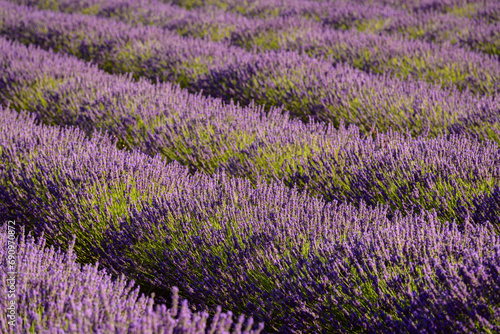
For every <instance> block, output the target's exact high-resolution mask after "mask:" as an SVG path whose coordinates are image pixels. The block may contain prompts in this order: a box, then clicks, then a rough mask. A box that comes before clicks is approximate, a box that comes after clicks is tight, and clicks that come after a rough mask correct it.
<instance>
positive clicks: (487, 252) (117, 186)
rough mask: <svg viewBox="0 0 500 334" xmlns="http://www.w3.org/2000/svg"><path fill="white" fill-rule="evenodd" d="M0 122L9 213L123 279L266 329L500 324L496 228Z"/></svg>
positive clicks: (481, 327) (27, 122) (9, 119)
mask: <svg viewBox="0 0 500 334" xmlns="http://www.w3.org/2000/svg"><path fill="white" fill-rule="evenodd" d="M0 115H2V116H1V118H2V122H0V129H1V132H0V134H1V137H0V143H1V148H2V153H1V154H2V169H1V170H0V172H1V174H0V180H1V182H2V183H1V184H0V203H1V204H2V205H1V206H0V208H1V210H2V212H1V213H2V215H4V216H7V217H10V216H16V217H18V218H17V219H18V220H21V221H26V222H29V224H30V225H31V226H32V227H33V229H34V231H35V234H38V233H41V232H44V233H45V237H46V238H47V240H50V242H52V243H54V244H56V245H60V246H64V245H68V240H72V236H73V235H76V236H77V239H76V243H75V246H74V249H75V251H76V252H77V254H78V255H80V253H82V255H84V254H86V255H87V256H89V255H93V256H95V257H96V258H97V259H98V260H99V261H100V263H102V264H103V265H104V266H105V267H107V268H109V270H110V272H111V273H113V274H116V273H124V274H126V275H127V276H128V277H130V278H133V279H137V280H138V282H140V283H141V285H142V284H143V283H144V284H146V286H147V284H149V285H151V286H155V287H157V288H158V289H160V290H161V289H163V290H165V289H169V288H170V287H171V286H173V285H175V286H178V287H179V289H180V292H182V293H183V294H184V295H185V296H186V297H188V298H189V300H190V303H192V305H196V306H197V307H199V308H205V307H211V306H214V305H216V304H222V306H223V307H224V308H225V309H228V308H229V309H231V310H232V311H233V312H236V313H240V312H243V311H244V313H245V314H248V315H251V316H253V317H254V318H255V319H257V320H258V321H262V320H264V321H265V322H266V331H269V332H284V333H290V332H325V333H328V332H332V331H337V332H339V331H340V332H394V331H398V332H409V333H417V332H422V331H429V332H456V331H471V332H484V331H491V332H495V331H498V330H499V329H500V328H499V326H500V323H499V320H498V319H500V317H499V315H500V300H499V296H500V293H499V292H500V291H499V290H498V287H499V286H500V285H499V283H500V275H499V273H500V270H499V267H500V263H499V261H500V256H499V255H500V253H499V251H500V239H499V237H498V232H497V231H496V229H497V227H495V226H494V225H492V224H490V223H489V222H487V221H483V222H482V223H481V224H470V222H468V221H466V222H465V223H464V224H462V225H461V226H457V225H456V224H453V223H442V222H441V221H440V220H439V219H438V217H437V215H436V213H435V212H432V211H423V212H421V213H420V214H416V215H407V216H402V215H401V214H400V213H398V212H391V210H389V208H388V207H386V206H377V207H369V206H366V205H364V204H362V205H360V206H359V207H358V208H355V207H354V206H352V205H350V204H338V203H337V202H332V203H326V202H324V201H322V200H320V199H317V198H313V197H310V196H308V195H306V194H301V193H298V192H297V191H295V190H293V189H289V188H286V187H284V186H281V185H278V184H267V183H265V182H258V183H257V184H256V185H255V186H252V185H251V183H250V182H249V181H248V180H245V179H237V178H228V177H227V176H226V175H224V174H215V175H213V176H206V175H202V174H195V175H192V176H191V175H189V173H187V170H186V169H185V168H182V167H180V166H175V165H174V166H172V165H169V166H166V165H165V164H164V163H163V162H161V161H160V160H159V159H157V158H150V157H147V156H145V155H143V154H139V153H133V152H132V153H129V152H124V151H119V150H117V149H116V148H114V147H113V142H112V141H110V139H109V137H106V136H100V135H95V136H93V137H92V138H91V139H85V138H84V135H83V133H82V132H80V131H78V130H76V129H60V128H51V127H46V126H37V125H34V124H33V118H29V117H28V118H26V116H23V115H18V114H15V113H12V112H9V111H6V110H3V111H2V113H0ZM496 192H498V191H496ZM28 204H29V206H28ZM28 207H29V210H26V208H28ZM88 260H89V259H86V261H88Z"/></svg>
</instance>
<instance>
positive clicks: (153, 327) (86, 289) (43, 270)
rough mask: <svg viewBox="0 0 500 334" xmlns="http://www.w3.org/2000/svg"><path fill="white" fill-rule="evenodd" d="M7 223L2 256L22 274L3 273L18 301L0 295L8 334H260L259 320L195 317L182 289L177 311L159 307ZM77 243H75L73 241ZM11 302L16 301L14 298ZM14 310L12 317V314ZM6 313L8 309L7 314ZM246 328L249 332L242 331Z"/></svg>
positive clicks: (0, 242) (2, 325) (0, 239)
mask: <svg viewBox="0 0 500 334" xmlns="http://www.w3.org/2000/svg"><path fill="white" fill-rule="evenodd" d="M15 223H16V222H14V225H9V226H7V224H4V225H3V226H2V227H1V229H2V231H1V235H0V257H1V258H2V261H3V260H4V259H7V252H8V250H11V251H12V252H9V253H14V254H15V260H14V261H15V262H16V263H17V266H16V273H15V274H13V275H11V274H9V271H8V270H7V268H8V267H7V266H5V267H4V268H5V269H3V270H2V271H1V274H0V277H1V283H0V286H1V288H2V291H3V292H5V291H8V286H9V287H10V286H14V287H15V289H14V290H15V293H14V294H15V298H14V299H8V298H7V297H8V296H7V294H6V293H2V294H1V295H0V302H1V305H2V306H4V307H7V306H8V305H11V304H10V301H11V300H13V301H14V303H15V304H13V305H14V308H11V309H9V312H8V313H6V312H2V313H1V314H0V329H1V330H2V332H3V333H33V332H35V333H40V334H42V333H63V332H64V333H117V334H118V333H129V334H132V333H152V334H153V333H172V332H174V333H192V334H195V333H218V334H225V333H235V334H237V333H238V334H241V333H246V334H250V333H255V334H258V333H260V332H261V330H262V328H263V325H261V327H260V328H259V329H257V330H252V329H251V327H252V324H253V320H252V318H250V319H249V320H247V322H246V323H244V322H245V317H244V316H240V317H239V318H238V322H237V323H233V319H232V317H233V314H232V313H231V312H227V313H221V309H220V308H218V309H217V313H216V314H215V315H214V316H213V318H212V319H210V318H209V315H208V313H207V312H199V313H194V312H192V311H191V310H190V309H189V307H188V303H187V301H186V300H183V301H182V302H181V303H179V295H178V289H177V288H176V287H174V288H173V289H172V301H173V305H172V308H170V309H168V308H167V307H166V306H165V305H163V304H157V305H156V306H154V299H153V297H154V295H153V296H151V297H146V296H144V294H143V295H141V296H139V287H134V282H133V281H128V280H126V279H125V278H124V277H123V276H121V277H120V278H118V279H116V280H114V279H113V278H112V277H111V275H109V274H108V273H107V272H106V271H105V270H99V269H98V264H97V263H96V264H95V265H81V264H79V263H77V262H76V261H77V256H76V254H75V253H74V251H73V245H74V243H71V244H70V245H69V246H68V251H67V252H61V251H59V250H55V249H54V248H53V247H51V248H48V247H47V246H46V241H45V239H44V238H39V239H38V241H35V239H34V238H33V237H32V236H31V235H28V236H27V237H24V235H22V234H21V236H20V237H19V239H18V241H16V232H17V233H23V231H22V230H20V229H19V226H16V225H15ZM73 242H74V240H73ZM9 298H10V296H9ZM10 310H12V312H11V313H12V314H11V313H10ZM3 311H4V310H3ZM242 329H243V330H242Z"/></svg>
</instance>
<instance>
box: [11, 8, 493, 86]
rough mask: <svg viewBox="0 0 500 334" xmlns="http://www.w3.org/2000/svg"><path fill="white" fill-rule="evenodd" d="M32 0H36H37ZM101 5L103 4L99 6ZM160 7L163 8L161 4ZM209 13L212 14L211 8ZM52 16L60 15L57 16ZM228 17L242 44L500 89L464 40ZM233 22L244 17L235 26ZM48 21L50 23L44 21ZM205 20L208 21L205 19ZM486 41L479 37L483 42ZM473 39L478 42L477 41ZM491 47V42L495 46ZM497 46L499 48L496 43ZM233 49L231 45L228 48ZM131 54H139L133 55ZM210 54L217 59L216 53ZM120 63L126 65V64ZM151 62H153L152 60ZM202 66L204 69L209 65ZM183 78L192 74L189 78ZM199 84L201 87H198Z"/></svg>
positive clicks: (132, 11)
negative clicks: (442, 42)
mask: <svg viewBox="0 0 500 334" xmlns="http://www.w3.org/2000/svg"><path fill="white" fill-rule="evenodd" d="M21 2H22V1H21ZM29 3H30V4H36V2H29ZM56 3H57V4H59V3H61V5H60V6H61V7H62V9H63V10H67V11H77V12H78V11H79V12H85V11H89V10H93V11H95V14H97V15H101V16H105V17H110V16H111V17H115V16H117V17H118V18H119V19H122V20H125V21H128V22H131V23H134V24H137V23H146V24H154V25H160V26H162V27H166V28H174V29H177V30H178V29H185V25H184V24H190V23H192V22H191V21H192V20H193V17H195V18H196V20H197V19H198V18H201V17H203V14H200V13H199V12H198V14H197V15H193V16H192V19H191V20H188V21H187V22H186V21H183V20H181V22H179V21H178V20H177V19H175V20H174V22H173V24H174V26H173V27H172V26H170V25H169V24H168V23H165V22H168V20H172V15H175V14H176V13H177V12H179V9H175V10H174V11H172V10H173V8H174V7H173V6H166V7H162V6H158V5H156V4H149V3H134V4H131V3H130V1H127V0H124V1H121V2H115V3H112V4H103V3H102V1H97V2H80V1H79V0H76V1H75V0H69V1H64V0H63V1H61V2H56ZM38 4H39V5H40V6H42V7H44V8H47V7H48V8H54V7H56V8H58V6H59V5H57V6H55V5H49V6H45V4H46V2H40V3H38ZM51 4H52V3H51ZM99 8H102V9H101V10H99ZM156 8H159V9H158V10H157V9H156ZM207 15H208V16H209V14H207ZM28 16H29V15H28ZM226 16H227V15H225V16H221V15H219V16H217V17H218V18H219V19H215V20H211V19H208V21H207V20H203V21H202V22H207V25H208V26H212V27H213V28H211V29H210V30H212V31H214V32H215V38H216V39H217V40H220V35H219V30H218V29H217V28H216V27H217V26H218V24H219V21H220V18H221V17H224V18H226ZM75 18H79V19H80V17H79V16H75ZM61 19H67V16H64V15H63V16H61ZM38 20H39V18H38V19H36V21H37V22H38ZM52 20H57V19H56V18H54V17H53V18H52ZM176 20H177V21H176ZM42 21H43V19H42ZM212 21H214V22H212ZM227 22H228V26H227V25H225V24H224V25H223V26H222V27H221V29H222V30H224V31H226V34H227V31H228V30H234V31H232V32H231V33H230V37H229V39H228V40H229V42H230V43H231V44H233V45H236V46H239V47H245V48H246V49H248V50H258V51H261V52H262V51H266V50H280V51H297V52H299V53H304V54H307V55H309V56H311V57H316V58H321V57H324V58H326V59H327V60H328V62H330V63H334V64H337V63H345V64H349V65H351V66H354V67H356V68H359V69H362V70H364V71H367V72H373V73H388V74H390V75H392V76H397V77H400V78H402V79H413V80H425V81H430V82H436V83H440V84H442V85H444V86H448V85H452V86H457V87H458V88H459V89H460V90H465V89H470V90H472V91H473V92H476V93H479V94H495V93H496V92H497V91H498V89H499V88H498V87H499V86H498V82H499V80H500V67H499V64H498V61H497V59H495V58H492V57H489V56H487V55H481V54H478V53H475V52H471V51H466V50H464V49H461V48H459V47H458V46H449V45H434V44H433V43H428V42H423V41H412V40H406V39H403V38H400V37H398V38H394V37H391V36H379V35H373V34H366V33H360V32H357V31H351V30H349V31H336V30H333V29H328V28H324V27H323V25H322V24H321V23H318V22H312V21H310V20H307V19H300V18H298V17H296V16H287V17H284V18H277V19H274V20H253V21H252V20H243V21H238V20H237V19H236V18H234V17H233V18H232V19H228V20H227ZM230 22H238V23H237V24H235V25H234V26H232V27H231V23H230ZM46 24H47V23H44V24H43V25H46ZM13 25H14V26H15V25H16V24H15V23H13ZM201 25H202V26H204V25H205V23H202V24H201ZM176 26H177V28H176ZM198 26H199V25H198V24H194V28H193V33H192V34H193V35H194V36H200V34H202V33H200V30H199V28H198ZM59 29H62V30H63V31H64V29H70V28H68V27H67V26H64V27H62V28H59ZM73 29H74V28H73ZM87 29H88V28H87ZM117 29H118V27H117ZM5 33H6V34H14V35H17V34H18V32H17V30H15V29H14V31H7V32H5ZM202 35H203V34H202ZM44 36H45V34H44ZM39 38H43V37H39ZM480 42H481V41H478V43H480ZM471 43H475V42H473V41H472V42H471ZM488 45H489V44H488ZM490 46H491V45H490ZM220 47H223V46H220ZM486 47H487V48H489V46H486ZM492 47H493V48H494V49H495V47H494V46H492ZM231 50H233V49H231ZM232 52H233V51H228V53H232ZM234 52H236V51H234ZM243 55H247V56H251V54H250V53H243ZM131 57H132V58H137V57H135V56H133V55H131ZM160 57H161V56H160ZM262 57H266V55H265V54H264V55H262ZM282 57H286V54H282ZM203 59H205V58H203ZM209 59H210V61H212V56H210V57H209ZM231 60H232V61H231ZM238 61H239V57H238V56H235V57H231V56H229V57H227V60H226V61H225V63H229V64H232V65H237V64H238ZM186 63H188V62H186ZM202 63H203V61H202ZM117 66H118V68H120V66H122V65H121V64H120V65H117ZM148 66H151V65H150V64H148ZM198 66H199V65H198ZM201 67H202V69H205V68H207V67H209V65H206V64H203V65H202V66H201ZM213 68H214V69H215V70H217V68H218V67H217V66H214V67H213ZM154 70H156V71H158V70H162V69H161V68H155V69H154ZM130 71H134V72H136V71H138V72H142V73H141V75H143V74H144V73H145V74H146V75H148V74H149V75H150V74H151V73H154V71H153V70H150V71H145V70H143V69H140V68H137V69H136V68H135V67H134V68H132V69H130ZM179 71H180V70H179ZM200 72H201V73H202V74H203V70H201V71H200ZM182 79H183V80H187V79H186V78H182ZM193 81H196V80H193ZM181 82H183V83H185V84H186V86H187V85H188V83H187V82H184V81H181ZM194 84H195V83H194ZM193 89H196V88H195V87H193ZM226 94H227V92H226ZM232 95H234V94H232ZM234 96H236V95H234Z"/></svg>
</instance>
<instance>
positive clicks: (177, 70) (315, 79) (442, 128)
mask: <svg viewBox="0 0 500 334" xmlns="http://www.w3.org/2000/svg"><path fill="white" fill-rule="evenodd" d="M3 4H4V5H6V6H9V5H8V4H6V3H3ZM10 7H11V8H12V9H15V8H17V9H19V11H22V10H25V11H26V13H25V15H26V16H27V17H30V16H33V17H38V18H37V19H36V20H39V21H40V22H42V21H43V20H46V22H45V24H46V25H47V26H51V25H54V22H56V20H55V18H65V19H68V20H67V21H65V22H64V24H62V27H59V28H58V29H57V31H51V30H48V29H46V26H44V25H43V24H41V23H40V24H41V26H40V27H39V28H40V29H37V28H33V29H30V30H26V29H24V28H22V27H24V26H25V25H26V24H28V23H22V22H23V21H22V20H19V22H18V23H16V24H14V23H12V22H11V26H15V27H14V28H15V29H14V28H12V29H8V28H7V27H6V26H7V25H8V24H7V23H6V22H4V23H5V24H4V26H3V29H4V33H5V34H6V35H7V36H9V37H11V38H12V37H15V38H17V39H18V40H20V41H22V42H25V43H29V42H34V43H36V44H39V45H42V46H43V47H55V48H58V49H62V50H63V51H66V52H70V53H76V54H77V55H78V56H79V57H83V58H84V59H93V60H94V61H97V62H98V63H99V64H100V66H101V67H103V68H105V69H106V70H109V71H113V72H122V71H124V72H126V71H131V72H133V73H134V74H135V75H136V76H146V77H150V78H151V77H153V76H154V77H156V78H159V79H160V80H162V81H165V80H174V81H175V80H176V81H178V82H180V83H181V84H183V85H184V86H188V87H189V88H190V89H191V90H192V91H198V90H204V92H205V93H208V94H210V95H212V96H216V97H222V98H224V99H225V100H226V101H229V100H231V99H233V100H236V101H238V102H240V103H242V104H249V103H250V102H251V101H252V100H255V101H256V102H257V103H259V104H267V105H271V106H273V105H274V106H276V105H284V106H285V108H286V109H287V110H288V111H289V112H290V113H291V114H292V115H293V116H299V117H301V118H302V119H304V120H306V119H307V118H308V117H309V116H312V117H313V118H315V119H317V120H322V121H326V122H332V123H333V124H335V125H338V124H339V123H340V121H341V120H344V121H345V122H347V123H352V124H356V125H358V126H359V127H361V129H362V130H363V131H365V132H366V131H369V130H371V129H374V128H376V129H377V131H379V132H381V131H387V129H390V128H392V127H396V128H398V129H405V128H406V127H409V128H410V129H411V132H412V133H414V134H420V133H423V132H424V131H427V129H429V132H430V133H431V134H440V133H448V132H452V133H456V132H458V133H462V132H467V133H469V132H470V133H475V134H476V135H477V132H480V133H479V136H481V137H483V138H484V137H486V138H490V139H493V140H497V139H498V120H497V119H496V118H498V112H497V111H498V109H499V108H498V98H488V97H482V98H475V97H474V96H472V95H471V94H469V93H463V94H460V93H459V92H458V91H456V90H454V89H448V90H441V89H438V88H437V87H436V86H433V85H427V84H425V83H420V82H409V83H406V82H402V81H401V80H398V79H391V78H388V77H385V76H384V77H381V76H377V75H368V74H364V73H362V72H359V71H356V70H352V69H351V68H350V67H347V66H343V65H338V66H336V67H334V68H332V67H331V66H330V64H329V63H328V62H325V61H321V60H316V59H311V58H308V57H307V56H299V55H298V54H296V53H284V52H277V53H266V54H249V53H243V52H239V53H235V54H233V55H232V56H230V55H228V56H227V57H226V58H224V57H222V58H221V59H222V60H220V61H223V60H225V61H226V63H225V64H213V62H212V60H213V59H215V58H217V57H219V56H220V55H219V56H217V57H216V55H215V54H212V55H209V56H207V57H205V56H201V55H200V54H201V53H203V52H205V51H204V50H202V49H199V51H200V52H201V53H200V54H198V55H193V57H194V58H190V59H191V60H192V61H191V60H190V61H184V62H181V59H182V57H181V56H173V55H172V52H171V51H170V52H169V51H168V50H166V49H165V48H167V49H168V48H169V47H170V46H169V45H170V44H169V45H167V44H168V43H167V42H165V43H167V44H161V45H157V47H158V49H153V50H157V51H158V53H157V54H156V53H155V54H153V53H154V52H152V51H151V50H148V48H144V47H142V48H139V49H136V48H133V49H132V48H129V46H127V45H128V43H126V46H124V47H123V48H121V47H117V46H116V48H118V49H115V46H113V45H114V44H113V43H114V42H109V41H113V40H114V37H113V36H111V35H110V36H107V35H106V34H105V33H104V32H103V34H104V35H100V34H97V33H96V35H94V37H92V36H93V35H92V33H91V31H92V29H91V28H90V27H89V25H90V23H91V22H93V25H94V28H93V29H94V30H95V31H98V30H99V29H102V30H104V31H112V29H113V24H118V23H113V22H108V21H105V20H104V21H103V20H99V19H93V18H91V17H86V16H74V15H64V14H56V13H50V12H47V13H46V14H47V15H44V16H39V15H41V13H43V12H37V13H35V14H36V15H35V14H32V13H31V14H30V11H29V9H28V8H25V7H18V6H14V7H13V6H12V5H10ZM19 11H18V12H19ZM11 13H13V14H12V15H11V16H10V19H12V20H13V21H15V20H16V19H15V17H14V16H15V15H17V14H16V12H15V11H14V10H12V12H11ZM37 15H38V16H37ZM71 18H78V20H80V21H78V20H69V19H71ZM6 21H8V19H6ZM30 22H32V23H33V22H34V21H30ZM98 23H99V24H98ZM84 24H85V26H86V29H85V30H86V31H87V32H86V34H87V35H86V37H85V38H91V39H93V40H95V43H94V42H92V41H91V42H88V41H86V40H85V39H83V40H81V41H79V40H78V39H76V40H72V39H71V38H70V40H69V41H68V42H64V43H59V42H60V40H59V38H55V37H54V36H57V35H58V34H61V31H64V27H66V28H67V26H76V28H74V29H73V28H72V29H73V30H74V31H81V30H82V29H81V28H82V25H84ZM65 25H67V26H65ZM18 28H19V29H18ZM116 28H117V29H118V30H119V28H120V27H119V26H118V27H116ZM121 28H124V27H121ZM121 28H120V29H121ZM67 29H69V28H67ZM137 29H138V28H137ZM70 30H71V29H70ZM130 31H132V32H133V33H134V34H135V33H136V32H137V33H138V31H139V30H137V31H136V30H126V31H122V32H120V34H125V35H126V34H127V33H129V32H130ZM155 31H156V30H155ZM30 36H31V37H30ZM68 36H71V34H68ZM28 37H29V38H28ZM32 37H33V38H35V39H34V40H32V39H31V38H32ZM47 38H48V41H47ZM120 39H123V40H127V38H116V40H117V41H120ZM103 41H108V42H109V43H111V44H109V45H108V44H106V43H108V42H106V43H104V45H100V44H102V43H103ZM117 43H118V42H117ZM172 43H173V42H172ZM172 43H171V44H172ZM173 44H175V43H173ZM155 45H156V44H155ZM188 47H189V43H188V44H185V45H184V46H183V47H182V48H185V49H184V51H186V49H187V48H188ZM122 49H124V50H122ZM99 50H101V51H99ZM106 50H108V51H106ZM221 50H222V49H221ZM233 50H234V49H233ZM92 52H93V53H94V54H93V55H91V56H88V55H89V53H92ZM186 52H187V51H186ZM221 52H223V51H221ZM209 53H210V52H209ZM127 54H128V58H127V59H128V60H126V62H124V61H122V60H123V59H124V58H122V57H125V55H127ZM210 54H211V53H210ZM233 56H234V57H233ZM176 57H178V60H179V61H178V62H176V61H174V60H175V59H176ZM172 58H173V59H172ZM193 59H195V60H193ZM207 59H208V60H207ZM230 59H231V60H230ZM214 61H215V60H214ZM188 71H189V72H188ZM199 72H201V73H199ZM203 72H206V73H203ZM240 78H243V79H244V80H243V79H241V80H240ZM365 101H366V102H365Z"/></svg>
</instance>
